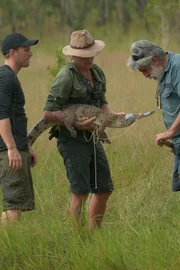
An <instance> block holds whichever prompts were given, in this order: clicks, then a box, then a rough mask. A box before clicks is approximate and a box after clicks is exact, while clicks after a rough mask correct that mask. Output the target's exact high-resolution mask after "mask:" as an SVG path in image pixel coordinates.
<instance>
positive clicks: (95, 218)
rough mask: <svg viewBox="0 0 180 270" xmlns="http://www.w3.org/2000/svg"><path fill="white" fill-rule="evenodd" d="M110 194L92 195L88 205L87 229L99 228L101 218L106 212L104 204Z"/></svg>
mask: <svg viewBox="0 0 180 270" xmlns="http://www.w3.org/2000/svg"><path fill="white" fill-rule="evenodd" d="M110 195H111V192H109V193H98V194H96V193H94V194H93V195H92V198H91V201H90V204H89V229H90V230H92V229H93V228H94V227H97V228H99V227H100V226H101V223H102V220H103V216H104V213H105V210H106V204H107V200H108V198H109V196H110Z"/></svg>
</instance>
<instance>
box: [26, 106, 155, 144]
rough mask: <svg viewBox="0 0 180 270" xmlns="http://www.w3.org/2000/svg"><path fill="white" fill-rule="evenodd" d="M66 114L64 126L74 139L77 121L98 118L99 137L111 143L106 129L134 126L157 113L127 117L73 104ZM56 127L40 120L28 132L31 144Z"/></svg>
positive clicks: (127, 115)
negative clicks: (138, 121)
mask: <svg viewBox="0 0 180 270" xmlns="http://www.w3.org/2000/svg"><path fill="white" fill-rule="evenodd" d="M62 111H63V112H64V125H65V126H66V128H67V129H68V130H69V131H70V132H71V135H72V136H73V137H76V135H77V132H76V130H75V128H74V126H73V123H74V122H75V121H79V122H82V121H84V120H86V119H89V118H91V117H94V116H95V117H96V119H95V120H94V124H95V125H96V126H97V128H98V136H99V138H101V139H102V141H103V142H106V143H110V140H109V139H108V137H107V134H106V133H105V131H104V130H105V128H106V127H110V128H124V127H128V126H130V125H131V124H133V123H134V122H135V121H136V120H139V119H142V118H144V117H148V116H150V115H152V114H153V113H155V111H150V112H147V113H139V114H132V113H127V114H125V115H120V114H115V113H107V112H104V111H103V110H102V109H100V108H98V107H95V106H92V105H87V104H73V105H68V106H66V107H65V108H64V109H63V110H62ZM53 126H55V124H54V123H52V122H49V121H47V120H45V119H44V118H42V119H40V121H38V122H37V123H36V124H35V126H33V127H32V128H31V129H30V131H29V132H28V139H29V144H30V145H33V143H34V142H35V141H36V139H37V138H38V137H39V136H40V134H42V133H43V132H44V131H45V130H47V129H48V128H50V127H53Z"/></svg>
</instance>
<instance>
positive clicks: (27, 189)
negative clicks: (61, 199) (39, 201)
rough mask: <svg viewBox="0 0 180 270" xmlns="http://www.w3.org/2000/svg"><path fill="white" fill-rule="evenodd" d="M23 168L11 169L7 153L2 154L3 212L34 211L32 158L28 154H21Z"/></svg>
mask: <svg viewBox="0 0 180 270" xmlns="http://www.w3.org/2000/svg"><path fill="white" fill-rule="evenodd" d="M20 154H21V157H22V163H23V167H22V169H21V170H18V171H16V170H14V169H11V168H10V167H9V160H8V155H7V151H2V152H0V183H1V186H2V193H3V211H6V210H10V209H11V210H22V211H30V210H33V209H34V190H33V182H32V176H31V170H30V162H31V157H30V155H29V153H28V152H23V151H21V152H20Z"/></svg>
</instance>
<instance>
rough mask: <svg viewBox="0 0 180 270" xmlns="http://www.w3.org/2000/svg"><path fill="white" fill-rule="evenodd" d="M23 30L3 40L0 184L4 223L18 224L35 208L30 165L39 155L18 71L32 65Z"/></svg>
mask: <svg viewBox="0 0 180 270" xmlns="http://www.w3.org/2000/svg"><path fill="white" fill-rule="evenodd" d="M37 43H38V40H29V39H27V38H26V37H24V36H23V35H21V34H20V33H12V34H9V35H7V36H6V37H5V38H4V40H3V41H2V46H1V48H2V53H3V54H4V57H5V63H4V65H3V66H0V183H1V186H2V192H3V212H2V216H1V219H2V224H3V225H4V226H5V225H6V224H7V221H10V222H11V223H15V222H16V221H17V220H19V218H20V215H21V212H22V211H30V210H33V209H34V191H33V182H32V176H31V171H30V166H31V167H34V166H35V164H36V162H37V156H36V154H35V153H34V152H33V150H32V149H31V147H30V146H29V145H28V138H27V117H26V114H25V110H24V105H25V98H24V93H23V90H22V88H21V84H20V82H19V80H18V77H17V73H18V72H19V71H20V69H21V68H23V67H28V66H29V64H30V58H31V56H32V53H31V46H33V45H35V44H37Z"/></svg>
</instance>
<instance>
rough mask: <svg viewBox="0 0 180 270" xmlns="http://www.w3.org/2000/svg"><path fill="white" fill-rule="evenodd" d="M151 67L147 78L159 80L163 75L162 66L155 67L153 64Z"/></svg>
mask: <svg viewBox="0 0 180 270" xmlns="http://www.w3.org/2000/svg"><path fill="white" fill-rule="evenodd" d="M151 68H152V72H151V75H150V76H149V78H150V79H154V80H156V81H158V82H160V81H161V79H162V77H163V75H164V69H163V67H158V68H157V67H155V66H151Z"/></svg>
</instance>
